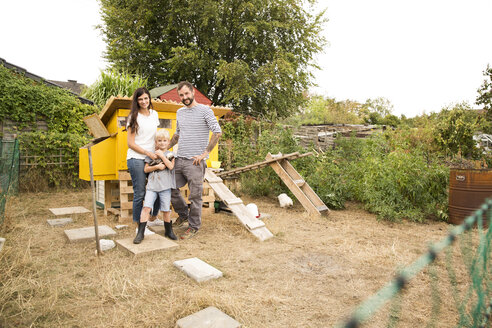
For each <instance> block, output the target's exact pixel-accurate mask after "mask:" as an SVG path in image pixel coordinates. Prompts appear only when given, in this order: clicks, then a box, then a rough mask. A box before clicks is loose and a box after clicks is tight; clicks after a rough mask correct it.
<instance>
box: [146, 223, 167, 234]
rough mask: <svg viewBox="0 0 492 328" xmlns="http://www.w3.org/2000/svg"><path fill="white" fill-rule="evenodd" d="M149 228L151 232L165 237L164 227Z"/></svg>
mask: <svg viewBox="0 0 492 328" xmlns="http://www.w3.org/2000/svg"><path fill="white" fill-rule="evenodd" d="M147 228H148V229H149V230H150V231H153V232H155V233H156V234H158V235H161V236H164V225H154V226H150V227H149V226H147Z"/></svg>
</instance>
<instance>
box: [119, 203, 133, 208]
mask: <svg viewBox="0 0 492 328" xmlns="http://www.w3.org/2000/svg"><path fill="white" fill-rule="evenodd" d="M120 208H121V209H122V210H131V209H133V202H127V203H123V202H121V203H120Z"/></svg>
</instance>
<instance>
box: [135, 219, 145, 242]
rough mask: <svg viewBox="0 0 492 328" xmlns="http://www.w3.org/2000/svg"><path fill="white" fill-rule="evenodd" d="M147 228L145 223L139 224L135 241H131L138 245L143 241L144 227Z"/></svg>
mask: <svg viewBox="0 0 492 328" xmlns="http://www.w3.org/2000/svg"><path fill="white" fill-rule="evenodd" d="M146 226H147V222H139V223H138V232H137V236H135V239H133V243H134V244H140V243H141V242H142V240H143V239H144V234H145V227H146Z"/></svg>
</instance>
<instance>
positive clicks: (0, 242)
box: [0, 237, 5, 252]
mask: <svg viewBox="0 0 492 328" xmlns="http://www.w3.org/2000/svg"><path fill="white" fill-rule="evenodd" d="M4 244H5V238H1V237H0V252H1V251H2V248H3V245H4Z"/></svg>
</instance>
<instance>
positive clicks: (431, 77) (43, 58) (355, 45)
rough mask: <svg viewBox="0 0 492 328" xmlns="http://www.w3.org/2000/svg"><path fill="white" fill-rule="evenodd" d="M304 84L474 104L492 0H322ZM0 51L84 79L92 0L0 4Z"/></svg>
mask: <svg viewBox="0 0 492 328" xmlns="http://www.w3.org/2000/svg"><path fill="white" fill-rule="evenodd" d="M319 3H320V4H322V6H324V7H326V8H327V12H326V17H327V18H328V19H329V22H328V23H327V24H326V25H325V31H324V34H325V36H326V38H327V40H328V41H329V46H328V47H326V49H325V51H324V53H323V54H321V55H319V56H318V58H317V61H318V64H319V65H320V66H321V70H320V71H318V72H314V74H315V76H316V82H317V83H318V85H319V87H317V88H314V89H313V90H312V92H314V93H317V94H321V95H325V96H329V97H332V98H336V99H337V100H344V99H351V100H355V101H360V102H364V101H365V100H366V99H368V98H373V99H374V98H377V97H385V98H387V99H388V100H389V101H390V102H391V103H392V104H393V106H394V113H395V114H397V115H399V114H405V115H406V116H409V117H411V116H415V115H419V114H422V112H424V111H425V112H426V113H429V112H431V111H439V110H440V109H441V108H442V107H444V106H447V105H450V104H452V103H455V102H461V101H467V102H468V103H470V104H471V105H473V106H474V107H476V105H474V101H475V99H476V96H477V91H476V90H477V89H478V88H479V86H480V85H481V84H482V82H483V79H484V77H483V75H482V71H483V70H484V69H485V68H486V66H487V64H488V63H490V64H492V42H491V41H490V32H491V31H492V19H491V18H490V17H491V14H492V0H468V1H463V0H447V1H444V0H426V1H424V0H413V1H399V0H392V1H390V0H372V1H367V0H366V1H365V0H326V1H319ZM0 17H1V19H0V29H1V31H2V33H1V37H0V40H1V42H0V58H3V59H5V60H6V61H8V62H10V63H12V64H15V65H18V66H21V67H23V68H25V69H27V70H28V71H30V72H32V73H34V74H37V75H40V76H42V77H44V78H46V79H50V80H61V81H65V80H68V79H72V80H78V81H79V82H81V83H85V84H91V83H93V82H94V81H95V80H96V79H97V78H98V76H99V74H100V70H101V69H104V68H105V67H106V63H105V61H104V60H103V58H102V53H103V51H104V49H105V44H104V43H103V42H102V38H101V35H100V33H99V32H98V31H97V30H95V25H97V24H99V23H100V17H99V3H98V1H97V0H44V1H40V0H14V1H4V3H2V6H1V16H0Z"/></svg>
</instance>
